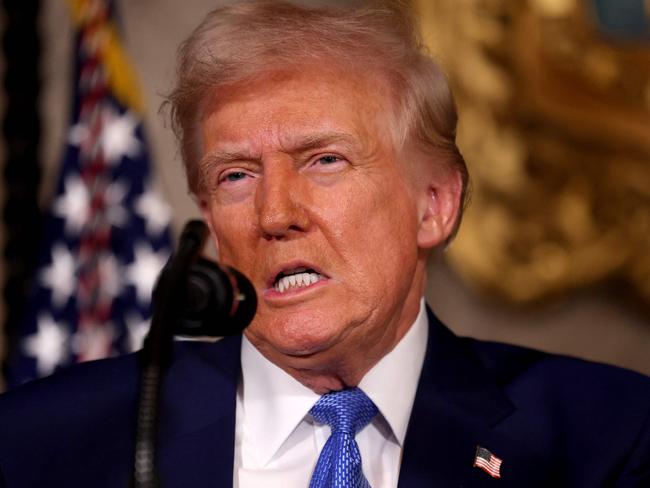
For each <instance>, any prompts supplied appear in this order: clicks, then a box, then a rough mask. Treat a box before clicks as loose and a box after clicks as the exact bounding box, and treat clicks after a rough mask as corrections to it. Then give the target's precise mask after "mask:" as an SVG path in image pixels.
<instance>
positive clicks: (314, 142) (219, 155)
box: [199, 132, 358, 171]
mask: <svg viewBox="0 0 650 488" xmlns="http://www.w3.org/2000/svg"><path fill="white" fill-rule="evenodd" d="M333 144H342V145H343V146H345V148H346V149H354V148H356V147H357V146H358V142H357V141H356V140H355V139H354V138H353V137H352V136H350V135H349V134H346V133H344V132H323V133H318V134H309V135H307V136H304V137H301V138H298V139H297V140H296V141H293V142H292V143H290V144H287V146H289V148H290V149H288V150H287V151H286V152H287V153H289V154H303V153H306V152H309V151H313V150H314V149H318V148H322V147H325V146H330V145H333ZM259 159H260V157H259V156H257V155H253V154H251V153H250V152H246V151H230V150H227V149H215V150H213V151H210V152H209V153H208V154H206V155H205V156H204V157H203V158H201V160H200V161H199V166H200V167H201V168H203V170H204V171H205V170H207V171H209V170H210V169H211V168H213V167H215V166H220V165H222V164H227V163H231V162H233V161H242V160H244V161H259Z"/></svg>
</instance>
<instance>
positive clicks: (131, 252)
mask: <svg viewBox="0 0 650 488" xmlns="http://www.w3.org/2000/svg"><path fill="white" fill-rule="evenodd" d="M68 4H69V6H70V11H71V13H72V18H73V20H74V25H75V27H76V42H75V58H76V60H75V64H76V69H75V76H74V77H73V80H74V101H73V110H72V118H71V124H70V127H69V130H68V137H67V144H66V150H65V155H64V158H63V161H62V164H61V169H60V173H59V178H58V184H57V189H56V193H55V196H54V198H53V200H52V203H51V206H50V209H49V212H48V215H47V217H46V224H45V231H44V233H43V235H44V242H43V246H42V248H41V253H40V258H39V262H38V263H37V272H36V275H35V276H34V286H33V290H32V293H31V295H30V297H29V299H28V300H29V303H28V307H26V309H27V310H28V312H27V315H26V317H25V320H24V325H23V327H22V329H21V331H20V337H19V341H18V342H17V344H16V345H15V347H14V349H13V350H12V351H10V353H9V357H8V361H7V369H6V372H7V378H6V381H7V385H8V386H9V387H11V386H15V385H18V384H21V383H24V382H26V381H29V380H31V379H34V378H37V377H42V376H47V375H49V374H51V373H52V372H54V371H55V370H57V369H58V368H61V367H65V366H67V365H70V364H72V363H76V362H81V361H87V360H92V359H99V358H103V357H107V356H112V355H117V354H122V353H125V352H130V351H133V350H135V349H138V348H139V347H140V346H141V344H142V340H143V338H144V335H145V334H146V332H147V330H148V325H149V319H150V315H151V292H152V289H153V286H154V283H155V280H156V277H157V275H158V272H159V270H160V269H161V267H162V266H163V265H164V264H165V262H166V260H167V258H168V256H169V254H170V251H171V249H170V242H171V239H170V231H169V222H170V208H169V206H168V205H167V204H165V203H164V202H163V201H162V200H161V198H160V197H159V196H158V195H157V194H156V192H155V191H154V190H153V185H152V180H151V175H150V163H149V153H148V150H147V144H146V142H145V138H144V133H143V128H142V120H141V115H142V103H141V99H140V93H139V90H138V88H137V85H136V83H135V77H134V76H133V75H132V71H131V67H130V65H129V64H128V62H127V60H126V56H125V54H124V51H123V48H122V45H121V43H120V40H119V37H118V35H117V28H116V26H115V24H114V21H113V18H114V13H115V12H114V6H113V5H112V2H111V1H110V0H69V2H68Z"/></svg>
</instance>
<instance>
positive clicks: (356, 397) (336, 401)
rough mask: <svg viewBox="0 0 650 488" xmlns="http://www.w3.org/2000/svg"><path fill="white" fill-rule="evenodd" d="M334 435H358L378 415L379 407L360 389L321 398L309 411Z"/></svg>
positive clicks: (341, 391)
mask: <svg viewBox="0 0 650 488" xmlns="http://www.w3.org/2000/svg"><path fill="white" fill-rule="evenodd" d="M309 412H310V413H311V414H312V416H313V417H314V418H315V419H316V420H318V421H319V422H321V423H323V424H327V425H329V426H330V427H331V429H332V433H334V432H346V433H348V434H352V435H353V436H354V435H356V433H357V432H359V431H360V430H361V429H363V428H364V427H365V426H366V425H368V424H369V423H370V421H371V420H372V419H373V417H374V416H375V415H377V407H376V406H375V404H374V403H372V400H370V398H368V397H367V396H366V394H365V393H364V392H363V391H361V390H360V389H359V388H356V387H355V388H348V389H345V390H340V391H334V392H331V393H327V394H326V395H323V396H322V397H320V399H319V400H318V401H317V402H316V403H315V404H314V406H313V407H312V408H311V410H310V411H309Z"/></svg>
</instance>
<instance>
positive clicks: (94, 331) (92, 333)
mask: <svg viewBox="0 0 650 488" xmlns="http://www.w3.org/2000/svg"><path fill="white" fill-rule="evenodd" d="M114 337H115V327H113V324H111V323H110V322H107V323H102V324H86V326H85V327H83V328H80V329H79V330H78V331H77V333H76V334H75V335H74V336H73V337H72V343H71V346H72V351H73V352H74V353H75V354H76V355H78V356H79V361H94V360H95V359H103V358H105V357H107V356H109V355H110V354H111V345H112V343H113V338H114Z"/></svg>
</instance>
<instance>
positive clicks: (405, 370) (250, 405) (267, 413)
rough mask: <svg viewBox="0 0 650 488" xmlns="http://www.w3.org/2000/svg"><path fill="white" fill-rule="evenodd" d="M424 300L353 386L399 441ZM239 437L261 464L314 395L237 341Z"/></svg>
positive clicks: (419, 353) (423, 334) (419, 356)
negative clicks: (405, 327) (404, 329)
mask: <svg viewBox="0 0 650 488" xmlns="http://www.w3.org/2000/svg"><path fill="white" fill-rule="evenodd" d="M427 333H428V330H427V317H426V306H425V302H424V299H422V301H421V303H420V311H419V313H418V316H417V318H416V319H415V322H414V324H413V326H411V328H410V329H409V330H408V332H407V333H406V334H405V335H404V337H403V338H402V340H401V341H400V342H399V343H398V344H397V345H396V346H395V347H394V348H393V350H392V351H390V352H389V353H388V354H387V355H386V356H384V357H383V358H382V359H381V360H380V361H379V362H378V363H377V364H375V366H373V367H372V368H371V369H370V371H368V373H366V375H365V376H364V377H363V379H362V380H361V383H360V384H359V388H361V389H362V390H363V391H364V392H365V393H366V395H368V397H369V398H370V399H371V400H372V401H373V402H374V403H375V405H376V406H377V408H378V409H379V411H380V412H381V414H382V415H383V417H384V418H385V420H386V421H387V423H388V425H389V426H390V428H391V429H392V431H393V434H394V435H395V437H396V439H397V441H398V442H399V444H400V445H402V444H403V442H404V438H405V436H406V428H407V426H408V421H409V418H410V416H411V409H412V407H413V400H414V399H415V391H416V389H417V384H418V380H419V378H420V370H421V369H422V362H423V361H424V354H425V350H426V344H427ZM241 362H242V384H241V385H240V387H241V389H242V399H243V400H242V409H243V414H244V417H243V418H244V435H245V436H247V438H248V441H249V442H252V443H254V444H255V450H254V452H257V453H258V455H259V459H258V462H259V463H260V464H262V465H266V464H267V463H268V462H269V461H270V460H271V459H272V457H273V455H274V454H275V453H276V452H277V451H278V449H280V447H281V446H282V444H283V443H284V441H286V440H287V438H288V437H289V436H290V435H291V433H292V432H293V431H294V430H295V428H296V427H297V426H298V424H299V423H300V422H301V421H302V420H303V419H304V418H305V416H306V415H307V413H308V412H309V410H310V409H311V407H312V406H313V405H314V403H316V401H317V400H318V399H319V398H320V395H318V394H316V393H314V392H313V391H312V390H310V389H309V388H307V387H306V386H304V385H303V384H302V383H300V382H298V381H297V380H296V379H294V378H293V377H292V376H291V375H289V374H288V373H287V372H285V371H284V370H283V369H281V368H280V367H278V366H276V365H275V364H273V363H272V362H270V361H269V360H268V359H266V358H265V357H264V356H263V355H262V354H261V353H260V352H259V351H258V350H257V349H256V348H255V347H254V346H253V345H252V344H251V343H250V341H249V340H248V339H247V338H246V336H244V337H243V340H242V352H241Z"/></svg>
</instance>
